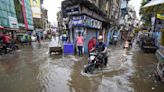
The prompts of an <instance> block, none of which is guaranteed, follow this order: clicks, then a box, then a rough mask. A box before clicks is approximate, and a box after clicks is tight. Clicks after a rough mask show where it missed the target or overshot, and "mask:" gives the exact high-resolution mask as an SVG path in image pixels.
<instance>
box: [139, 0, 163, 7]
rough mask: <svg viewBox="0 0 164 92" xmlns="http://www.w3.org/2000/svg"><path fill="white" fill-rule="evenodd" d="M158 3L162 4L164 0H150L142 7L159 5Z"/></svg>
mask: <svg viewBox="0 0 164 92" xmlns="http://www.w3.org/2000/svg"><path fill="white" fill-rule="evenodd" d="M159 4H164V0H152V1H150V2H149V3H147V4H146V5H144V6H143V7H142V8H146V7H150V6H155V5H159Z"/></svg>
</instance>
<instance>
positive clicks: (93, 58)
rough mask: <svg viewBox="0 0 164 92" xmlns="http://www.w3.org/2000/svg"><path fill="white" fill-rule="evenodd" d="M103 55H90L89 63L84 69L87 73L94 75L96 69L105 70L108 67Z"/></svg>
mask: <svg viewBox="0 0 164 92" xmlns="http://www.w3.org/2000/svg"><path fill="white" fill-rule="evenodd" d="M104 58H105V57H104V54H103V53H90V54H89V62H88V64H87V66H86V67H85V69H84V72H85V73H93V71H94V70H95V69H99V68H100V69H101V70H102V69H103V67H105V66H106V65H107V61H105V59H104Z"/></svg>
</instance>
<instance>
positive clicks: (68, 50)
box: [63, 43, 74, 54]
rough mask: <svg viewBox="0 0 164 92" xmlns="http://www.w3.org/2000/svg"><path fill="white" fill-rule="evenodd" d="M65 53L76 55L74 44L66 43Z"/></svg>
mask: <svg viewBox="0 0 164 92" xmlns="http://www.w3.org/2000/svg"><path fill="white" fill-rule="evenodd" d="M63 52H64V54H74V45H73V44H72V43H64V46H63Z"/></svg>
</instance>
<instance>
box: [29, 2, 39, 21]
mask: <svg viewBox="0 0 164 92" xmlns="http://www.w3.org/2000/svg"><path fill="white" fill-rule="evenodd" d="M30 3H31V9H32V15H33V18H41V4H40V0H30Z"/></svg>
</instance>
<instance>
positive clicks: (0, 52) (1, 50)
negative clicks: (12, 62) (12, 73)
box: [0, 43, 6, 55]
mask: <svg viewBox="0 0 164 92" xmlns="http://www.w3.org/2000/svg"><path fill="white" fill-rule="evenodd" d="M4 46H5V45H4V44H2V43H1V44H0V55H3V54H6V49H5V47H4Z"/></svg>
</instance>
